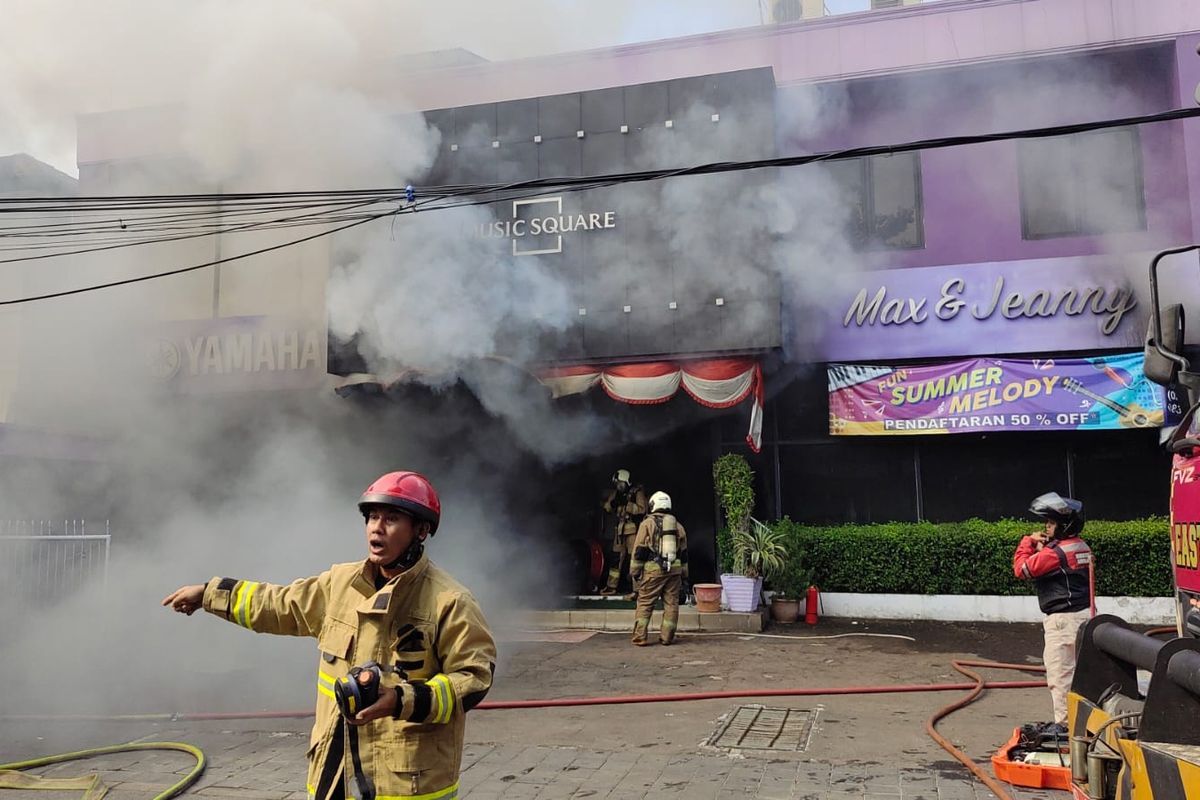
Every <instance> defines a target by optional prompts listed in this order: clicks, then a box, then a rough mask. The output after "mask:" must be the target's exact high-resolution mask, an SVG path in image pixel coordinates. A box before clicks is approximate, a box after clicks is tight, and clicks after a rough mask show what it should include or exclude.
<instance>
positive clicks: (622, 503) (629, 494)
mask: <svg viewBox="0 0 1200 800" xmlns="http://www.w3.org/2000/svg"><path fill="white" fill-rule="evenodd" d="M604 512H605V513H606V514H613V515H615V520H613V521H612V522H611V524H612V531H613V543H612V563H611V565H610V566H609V568H608V582H607V585H605V587H604V588H603V589H601V590H600V594H615V593H616V591H617V586H618V585H620V583H621V574H622V573H624V572H626V571H629V578H630V582H631V583H632V584H633V587H632V589H631V591H632V592H633V594H634V595H636V594H637V590H638V586H637V581H636V580H633V573H632V571H631V570H629V569H628V565H629V562H630V558H631V556H632V555H633V540H634V537H636V536H637V531H638V522H639V521H640V520H641V518H642V516H643V515H644V514H645V513H646V490H645V489H643V488H642V487H641V486H634V485H632V483H631V482H630V476H629V470H627V469H619V470H617V471H616V472H615V473H613V476H612V488H611V489H609V490H608V494H607V495H606V496H605V498H604Z"/></svg>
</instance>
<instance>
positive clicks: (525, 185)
mask: <svg viewBox="0 0 1200 800" xmlns="http://www.w3.org/2000/svg"><path fill="white" fill-rule="evenodd" d="M1198 116H1200V107H1198V108H1178V109H1171V110H1169V111H1163V112H1159V113H1156V114H1146V115H1142V116H1136V117H1122V118H1119V119H1110V120H1098V121H1094V122H1083V123H1075V124H1071V125H1053V126H1047V127H1042V128H1030V129H1025V130H1016V131H1004V132H1000V133H990V134H976V135H969V136H951V137H939V138H935V139H922V140H917V141H912V142H905V143H901V144H893V145H876V146H869V147H855V148H848V149H843V150H837V151H831V152H825V153H815V154H809V155H801V156H783V157H777V158H765V159H752V160H747V161H722V162H715V163H709V164H700V165H696V166H691V167H680V168H672V169H658V170H643V171H639V172H621V173H611V174H605V175H592V176H585V177H561V178H537V179H532V180H525V181H516V182H511V183H506V184H463V185H454V186H435V187H429V188H420V189H418V193H419V194H420V196H421V199H420V200H417V201H414V202H411V203H409V204H408V205H406V206H403V207H401V208H397V209H392V210H388V211H385V212H380V213H366V212H364V214H363V216H362V217H361V218H359V219H355V220H353V221H351V222H348V223H346V224H344V225H340V226H338V227H334V228H332V229H328V230H323V231H319V232H317V233H314V234H312V235H310V236H304V237H301V238H298V239H293V240H290V241H287V242H282V243H280V244H276V245H272V246H270V247H264V248H260V249H257V250H252V251H249V252H246V253H242V254H240V255H236V256H229V257H227V258H221V259H216V260H212V261H207V262H204V263H201V264H194V265H191V266H188V267H181V268H179V269H174V270H167V271H164V272H157V273H152V274H149V275H142V276H138V277H136V278H127V279H125V280H120V281H111V282H108V283H102V284H95V285H90V286H82V287H78V288H75V289H69V290H64V291H60V292H51V293H47V294H41V295H34V296H29V297H22V298H15V299H12V300H3V301H0V306H7V305H17V304H22V303H32V302H36V301H39V300H49V299H53V298H57V297H66V296H69V295H75V294H82V293H85V292H91V291H96V290H99V289H108V288H112V287H116V286H125V285H128V284H132V283H140V282H142V281H148V280H154V279H157V278H165V277H169V276H172V275H179V274H182V273H185V272H192V271H195V270H200V269H205V268H207V267H213V266H217V265H218V264H226V263H229V262H232V261H239V260H242V259H245V258H249V257H251V256H256V255H262V254H264V253H269V252H272V251H275V250H281V249H283V248H286V247H292V246H294V245H298V244H303V243H305V242H309V241H312V240H314V239H319V238H322V237H325V236H331V235H334V234H336V233H340V232H341V231H345V230H349V229H351V228H355V227H358V226H360V225H364V224H366V223H368V222H373V221H375V220H378V219H382V218H384V217H388V216H398V215H400V214H405V213H416V212H417V210H418V208H425V209H427V210H429V211H438V210H445V209H450V208H458V207H463V206H472V205H486V204H491V203H494V202H507V201H509V200H513V199H521V198H523V197H531V196H538V195H540V194H543V193H544V192H545V190H549V189H556V190H560V191H585V190H589V189H596V188H604V187H609V186H615V185H618V184H624V183H640V182H646V181H657V180H663V179H666V178H671V177H681V176H686V175H716V174H722V173H727V172H741V171H745V170H752V169H769V168H781V167H796V166H804V165H806V164H813V163H818V162H825V161H841V160H850V159H857V158H865V157H868V156H875V155H893V154H896V153H907V152H914V151H919V150H936V149H942V148H947V147H959V146H964V145H972V144H984V143H988V142H1000V141H1008V140H1012V139H1044V138H1051V137H1056V136H1067V135H1071V134H1078V133H1087V132H1091V131H1098V130H1105V129H1110V128H1121V127H1129V126H1132V125H1146V124H1152V123H1156V122H1170V121H1173V120H1184V119H1191V118H1194V117H1198ZM507 192H512V193H513V195H512V196H509V195H507V194H505V193H507ZM480 195H485V197H480ZM486 195H493V196H492V197H486ZM496 195H500V196H496ZM298 198H312V199H318V198H320V199H326V200H331V199H332V198H339V199H343V200H345V201H347V203H348V208H356V207H357V208H369V207H370V206H373V205H377V204H379V203H391V204H395V203H398V202H400V201H401V199H403V200H405V201H406V200H407V193H406V192H405V190H404V189H396V188H391V189H352V190H333V191H310V192H253V193H242V194H191V195H151V196H137V195H126V196H118V197H84V198H67V199H64V198H37V197H28V198H0V215H2V214H4V213H5V212H6V209H5V206H6V205H8V206H13V205H15V206H18V210H21V211H29V210H30V209H29V208H21V207H19V204H21V203H25V204H32V205H33V206H35V207H36V208H37V209H38V210H39V211H47V210H53V211H69V212H72V213H78V212H79V210H80V205H82V206H83V207H84V208H85V209H86V210H105V211H111V210H130V209H137V208H188V207H197V206H200V207H202V206H205V205H208V206H216V205H218V204H220V205H223V206H228V205H229V204H231V203H232V204H234V206H235V207H236V206H237V205H239V204H243V203H245V204H249V203H262V204H267V206H269V205H271V204H276V203H289V202H295V201H296V200H297V199H298ZM462 198H474V199H468V200H466V201H464V202H452V201H456V200H460V199H462ZM351 199H354V200H356V201H357V202H355V203H349V201H350V200H351ZM52 202H53V203H58V204H60V205H56V206H45V207H42V206H39V205H38V204H41V203H52ZM439 202H441V203H442V204H441V205H436V204H437V203H439ZM76 203H78V204H80V205H75V204H76ZM243 210H247V209H243ZM342 210H343V211H344V210H347V209H342ZM306 217H310V218H311V222H309V223H304V222H297V220H303V219H305V218H306ZM327 222H328V220H327V219H325V220H322V219H321V218H320V215H318V214H315V213H314V214H312V215H298V216H297V217H285V218H282V219H278V220H274V221H273V222H272V221H270V220H264V221H260V222H257V223H247V224H245V225H243V226H240V228H237V229H235V230H252V229H256V228H262V227H265V226H268V225H270V224H273V223H274V224H278V225H280V226H281V227H282V226H283V225H287V224H327ZM229 232H230V229H228V228H227V229H225V230H221V231H219V233H221V234H222V235H223V234H227V233H229ZM216 233H218V231H206V232H204V233H199V234H194V235H189V236H173V237H162V238H160V239H157V240H152V241H158V242H167V241H177V240H180V239H184V238H193V237H194V236H201V235H215V234H216ZM152 241H151V240H146V241H139V242H132V243H127V244H126V245H109V246H104V247H98V248H94V249H89V250H80V251H78V252H68V253H57V254H52V255H75V254H80V253H84V252H95V251H96V250H111V249H117V248H118V247H121V246H136V245H140V244H148V243H152ZM47 257H50V255H38V256H30V257H29V258H15V259H0V263H14V262H18V261H25V260H32V259H41V258H47Z"/></svg>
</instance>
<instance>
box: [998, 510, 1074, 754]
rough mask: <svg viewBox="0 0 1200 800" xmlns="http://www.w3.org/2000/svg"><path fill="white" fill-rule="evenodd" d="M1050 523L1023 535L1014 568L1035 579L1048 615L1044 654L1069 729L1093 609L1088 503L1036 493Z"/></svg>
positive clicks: (1057, 718) (1057, 715)
mask: <svg viewBox="0 0 1200 800" xmlns="http://www.w3.org/2000/svg"><path fill="white" fill-rule="evenodd" d="M1029 511H1030V513H1032V514H1033V515H1034V516H1037V517H1040V518H1042V519H1043V520H1045V528H1044V529H1043V530H1040V531H1036V532H1034V533H1031V534H1029V535H1028V536H1024V537H1022V539H1021V542H1020V544H1018V545H1017V550H1016V552H1015V553H1014V554H1013V573H1014V574H1015V575H1016V576H1017V577H1018V578H1024V579H1025V580H1032V581H1033V582H1034V585H1035V586H1036V587H1037V595H1038V605H1039V606H1040V607H1041V609H1042V613H1044V614H1045V615H1046V618H1045V620H1043V622H1042V627H1043V629H1044V631H1045V649H1044V652H1043V660H1044V662H1045V664H1046V683H1047V685H1048V686H1049V687H1050V697H1051V700H1052V701H1053V704H1054V722H1055V723H1057V724H1059V725H1061V726H1062V729H1061V733H1062V734H1063V735H1065V734H1066V723H1067V690H1068V689H1070V688H1071V679H1072V678H1073V677H1074V675H1075V639H1076V636H1077V635H1078V633H1079V629H1080V628H1081V627H1082V626H1083V624H1084V623H1085V622H1087V620H1088V617H1089V616H1090V614H1091V605H1092V591H1091V569H1092V550H1091V548H1090V547H1088V545H1087V542H1085V541H1084V540H1083V539H1081V538H1080V534H1081V533H1082V532H1083V523H1084V516H1083V503H1081V502H1080V501H1078V500H1074V499H1072V498H1070V497H1062V496H1060V495H1059V494H1058V493H1056V492H1048V493H1046V494H1043V495H1040V496H1039V497H1036V498H1034V501H1033V503H1031V504H1030V506H1029Z"/></svg>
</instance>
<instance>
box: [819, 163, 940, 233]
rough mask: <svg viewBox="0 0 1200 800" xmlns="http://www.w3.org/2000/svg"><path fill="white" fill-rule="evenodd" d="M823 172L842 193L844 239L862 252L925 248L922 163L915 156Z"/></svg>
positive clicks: (829, 166)
mask: <svg viewBox="0 0 1200 800" xmlns="http://www.w3.org/2000/svg"><path fill="white" fill-rule="evenodd" d="M825 168H826V170H827V171H828V173H829V175H830V176H831V177H832V178H833V180H834V182H835V183H836V185H837V186H838V187H839V188H840V189H841V199H842V202H844V203H845V205H846V216H847V236H848V237H849V239H850V241H851V243H852V244H853V245H854V246H855V247H857V248H859V249H862V250H876V249H906V248H917V247H924V246H925V229H924V225H923V220H922V218H923V216H924V215H923V209H922V204H921V160H920V157H919V156H918V154H917V153H898V154H896V155H887V156H870V157H868V158H857V159H853V160H849V161H834V162H831V163H829V164H827V165H826V167H825Z"/></svg>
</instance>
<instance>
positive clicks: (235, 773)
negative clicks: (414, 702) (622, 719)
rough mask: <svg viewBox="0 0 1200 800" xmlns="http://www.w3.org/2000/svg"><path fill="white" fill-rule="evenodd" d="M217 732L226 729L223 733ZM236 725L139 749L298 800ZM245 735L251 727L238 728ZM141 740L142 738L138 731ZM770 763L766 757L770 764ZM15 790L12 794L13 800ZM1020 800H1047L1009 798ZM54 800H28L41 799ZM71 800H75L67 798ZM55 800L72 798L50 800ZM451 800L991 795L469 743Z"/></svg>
mask: <svg viewBox="0 0 1200 800" xmlns="http://www.w3.org/2000/svg"><path fill="white" fill-rule="evenodd" d="M226 725H230V724H229V723H226ZM289 727H291V728H292V729H291V730H262V729H261V728H262V723H261V722H258V723H250V722H247V723H242V724H241V726H240V727H235V726H230V727H223V728H222V727H219V726H213V725H207V724H206V725H194V726H193V725H188V726H171V727H170V728H168V729H164V730H159V731H156V732H154V733H152V734H150V735H148V736H143V737H140V738H142V739H145V740H151V741H153V740H165V741H186V742H188V743H191V744H195V745H196V746H198V747H200V748H201V749H202V750H204V751H205V753H206V755H207V756H208V759H209V765H208V769H207V770H206V772H205V774H204V776H203V777H202V778H201V779H200V781H199V783H197V784H196V785H195V786H193V787H192V788H191V790H190V791H189V794H192V795H196V796H198V797H207V798H214V799H224V800H306V797H307V795H306V794H305V791H304V751H305V746H306V742H307V732H306V731H304V730H303V728H302V726H297V725H294V724H293V725H290V726H289ZM249 728H254V729H249ZM140 732H141V731H140ZM129 734H130V730H129V728H128V727H122V726H121V725H113V726H111V737H110V739H109V741H120V740H122V739H128V737H129ZM14 744H15V742H12V741H0V748H2V749H0V761H7V760H10V759H13V758H17V757H21V756H26V757H28V756H29V753H23V754H19V753H16V752H8V749H9V747H12V746H14ZM773 755H777V754H773ZM191 766H192V761H191V758H190V757H188V756H187V755H185V754H183V753H171V752H144V753H120V754H114V755H109V756H102V757H98V758H91V759H87V760H86V761H77V762H70V763H66V764H60V765H57V766H55V767H51V768H48V769H45V770H40V772H42V773H43V774H46V775H53V776H68V775H71V776H73V775H80V774H84V773H85V772H89V771H95V772H98V773H99V774H100V777H101V780H103V782H104V783H105V784H106V785H107V786H109V787H110V794H109V797H110V798H111V799H112V800H135V798H137V799H138V800H141V799H142V798H146V797H150V796H153V795H154V794H156V793H157V792H159V791H161V790H162V789H164V788H166V787H167V786H168V785H170V784H171V783H173V782H174V781H176V780H178V779H179V777H180V776H182V775H183V774H185V773H186V772H187V771H188V770H189V769H190V768H191ZM18 794H19V793H16V792H13V793H11V795H12V797H13V800H18ZM1013 794H1014V796H1015V797H1018V798H1020V800H1049V798H1050V795H1049V794H1047V793H1043V792H1034V791H1029V790H1014V792H1013ZM54 795H60V793H57V792H56V793H51V794H50V795H48V794H47V793H44V792H39V793H37V795H36V796H38V797H39V800H50V798H51V797H53V796H54ZM77 795H78V793H74V796H77ZM61 796H62V797H70V796H72V794H68V793H61ZM460 796H462V797H465V798H469V799H470V800H491V799H492V798H513V799H514V800H517V799H520V798H528V799H529V800H568V798H595V799H596V800H599V799H600V798H607V799H608V800H634V799H635V798H656V797H680V798H688V800H725V798H762V800H985V799H986V798H992V797H994V795H992V794H991V792H989V791H987V789H986V787H984V786H983V785H982V784H979V783H978V782H976V781H973V780H968V779H967V778H966V777H965V771H963V770H960V769H955V768H953V767H949V766H948V767H947V768H946V769H944V770H943V769H923V768H916V767H896V766H888V765H884V764H879V763H873V762H849V763H831V762H825V761H813V760H806V759H803V758H778V757H762V756H757V755H745V754H739V753H733V754H721V753H712V752H699V751H697V752H696V753H692V754H673V755H668V754H662V753H656V752H654V751H653V750H652V749H646V748H639V749H634V750H618V751H600V750H592V749H588V748H586V747H577V746H557V747H556V746H548V745H525V744H490V743H476V744H468V745H467V747H466V749H465V751H464V754H463V773H462V792H461V795H460Z"/></svg>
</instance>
